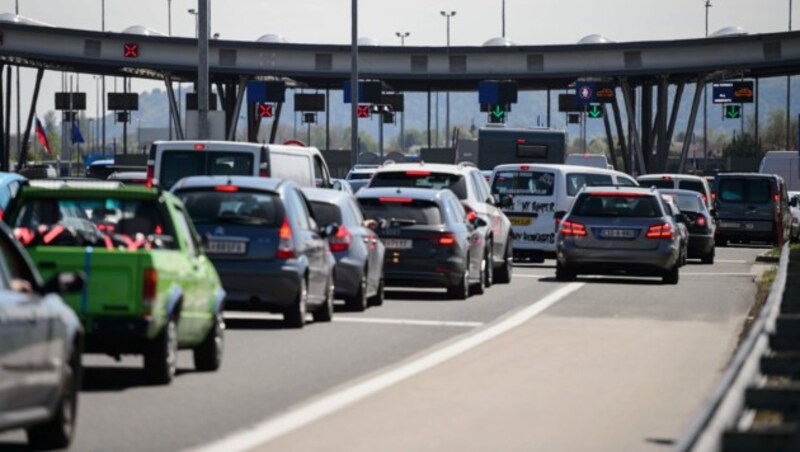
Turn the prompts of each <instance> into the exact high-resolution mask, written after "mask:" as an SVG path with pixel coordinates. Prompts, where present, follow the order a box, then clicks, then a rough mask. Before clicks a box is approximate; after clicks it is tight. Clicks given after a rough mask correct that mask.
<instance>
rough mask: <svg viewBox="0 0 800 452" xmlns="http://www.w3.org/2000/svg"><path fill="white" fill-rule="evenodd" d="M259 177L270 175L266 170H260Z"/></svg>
mask: <svg viewBox="0 0 800 452" xmlns="http://www.w3.org/2000/svg"><path fill="white" fill-rule="evenodd" d="M258 177H269V173H268V172H267V170H266V169H264V168H262V169H260V170H258Z"/></svg>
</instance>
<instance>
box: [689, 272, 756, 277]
mask: <svg viewBox="0 0 800 452" xmlns="http://www.w3.org/2000/svg"><path fill="white" fill-rule="evenodd" d="M681 276H754V275H753V274H752V273H685V272H681Z"/></svg>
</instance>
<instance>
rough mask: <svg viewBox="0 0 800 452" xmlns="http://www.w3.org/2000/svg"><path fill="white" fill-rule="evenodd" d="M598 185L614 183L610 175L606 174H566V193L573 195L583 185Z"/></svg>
mask: <svg viewBox="0 0 800 452" xmlns="http://www.w3.org/2000/svg"><path fill="white" fill-rule="evenodd" d="M587 185H588V186H589V187H599V186H603V185H607V186H610V185H614V182H613V181H612V180H611V176H610V175H608V174H591V173H589V174H580V173H572V174H568V175H567V195H568V196H575V195H577V194H578V192H579V191H580V190H581V188H583V187H584V186H587Z"/></svg>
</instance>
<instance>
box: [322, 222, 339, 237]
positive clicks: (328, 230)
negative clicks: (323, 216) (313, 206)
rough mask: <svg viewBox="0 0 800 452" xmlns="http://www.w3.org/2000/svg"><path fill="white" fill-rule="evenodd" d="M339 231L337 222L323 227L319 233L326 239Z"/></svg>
mask: <svg viewBox="0 0 800 452" xmlns="http://www.w3.org/2000/svg"><path fill="white" fill-rule="evenodd" d="M337 232H339V225H338V224H336V223H331V224H327V225H325V226H324V227H322V228H321V229H320V231H319V235H321V236H322V238H324V239H325V238H328V237H333V236H334V235H336V233H337Z"/></svg>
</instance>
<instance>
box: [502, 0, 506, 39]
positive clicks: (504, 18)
mask: <svg viewBox="0 0 800 452" xmlns="http://www.w3.org/2000/svg"><path fill="white" fill-rule="evenodd" d="M502 36H503V37H504V38H505V37H506V0H503V35H502Z"/></svg>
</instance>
